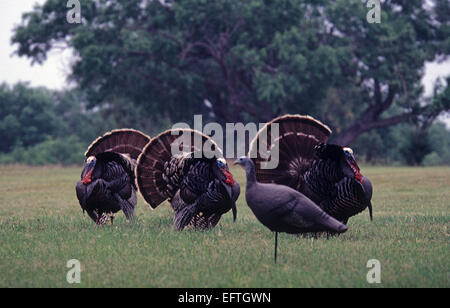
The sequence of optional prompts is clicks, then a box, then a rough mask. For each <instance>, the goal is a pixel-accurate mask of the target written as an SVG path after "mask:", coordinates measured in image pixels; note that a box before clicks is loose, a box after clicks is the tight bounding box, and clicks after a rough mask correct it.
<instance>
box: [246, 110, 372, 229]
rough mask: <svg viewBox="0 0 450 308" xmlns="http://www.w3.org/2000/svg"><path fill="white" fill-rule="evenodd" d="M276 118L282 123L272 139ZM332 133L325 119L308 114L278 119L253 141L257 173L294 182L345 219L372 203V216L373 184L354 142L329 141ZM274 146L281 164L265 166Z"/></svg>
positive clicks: (263, 179)
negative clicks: (363, 170) (364, 173)
mask: <svg viewBox="0 0 450 308" xmlns="http://www.w3.org/2000/svg"><path fill="white" fill-rule="evenodd" d="M274 123H277V124H278V129H279V137H278V138H276V139H274V140H271V130H272V125H273V124H274ZM330 134H331V130H330V129H329V128H328V127H327V126H326V125H324V124H323V123H321V122H319V121H317V120H315V119H314V118H312V117H309V116H299V115H285V116H282V117H278V118H276V119H273V120H272V121H270V122H269V123H267V124H266V125H265V126H264V127H263V128H262V129H261V130H260V131H259V132H258V134H257V135H256V137H255V138H254V139H253V140H252V142H251V145H250V152H249V156H250V155H253V156H251V157H252V158H253V161H254V163H255V165H256V177H257V179H258V181H260V182H263V183H277V184H282V185H287V186H289V187H292V188H294V189H295V190H297V191H299V192H301V193H303V194H305V195H306V196H307V197H308V198H310V199H311V200H312V201H313V202H315V203H316V204H317V205H319V206H320V207H321V208H322V209H323V210H324V211H325V212H327V213H328V214H330V215H331V216H333V217H334V218H336V219H338V220H339V221H341V222H343V223H344V224H347V222H348V219H349V218H350V217H352V216H354V215H356V214H358V213H360V212H362V211H363V210H364V209H365V208H367V207H368V208H369V214H370V219H371V220H372V205H371V202H370V200H371V198H372V184H371V183H370V181H369V179H367V178H366V177H364V176H362V174H361V172H360V169H359V166H358V164H357V163H356V160H355V157H354V155H353V151H352V150H351V149H350V148H344V147H341V146H339V145H333V144H325V142H326V141H327V140H328V137H329V136H330ZM265 136H267V138H265ZM266 139H267V140H266ZM260 147H261V148H260ZM261 149H262V151H263V152H262V153H263V154H265V155H263V156H264V157H267V158H266V159H264V158H263V156H262V155H261V154H260V152H261ZM264 151H267V153H265V152H264ZM271 151H279V164H278V166H277V167H276V168H275V169H263V168H262V167H261V166H262V164H263V163H264V161H266V160H270V159H271V158H270V155H271ZM255 155H256V158H254V157H255Z"/></svg>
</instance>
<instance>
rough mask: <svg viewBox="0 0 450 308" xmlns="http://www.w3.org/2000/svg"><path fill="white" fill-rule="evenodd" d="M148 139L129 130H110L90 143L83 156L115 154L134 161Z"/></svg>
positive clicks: (138, 132)
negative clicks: (127, 156) (128, 157)
mask: <svg viewBox="0 0 450 308" xmlns="http://www.w3.org/2000/svg"><path fill="white" fill-rule="evenodd" d="M150 139H151V138H150V137H149V136H147V135H145V134H144V133H142V132H140V131H138V130H135V129H131V128H124V129H116V130H112V131H110V132H108V133H106V134H104V135H103V136H101V137H98V138H97V139H96V140H95V141H94V142H92V143H91V145H90V146H89V147H88V149H87V151H86V153H85V156H86V157H89V156H96V155H98V154H100V153H103V152H116V153H120V154H124V155H129V156H130V158H131V159H133V160H134V161H136V160H137V159H138V157H139V155H140V154H141V151H142V149H143V148H144V147H145V146H146V145H147V143H149V142H150Z"/></svg>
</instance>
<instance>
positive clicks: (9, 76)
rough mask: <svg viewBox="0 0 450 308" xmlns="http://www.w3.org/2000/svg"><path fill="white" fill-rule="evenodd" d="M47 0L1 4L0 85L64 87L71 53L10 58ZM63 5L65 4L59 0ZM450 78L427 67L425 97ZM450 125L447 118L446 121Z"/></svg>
mask: <svg viewBox="0 0 450 308" xmlns="http://www.w3.org/2000/svg"><path fill="white" fill-rule="evenodd" d="M45 1H46V0H0V46H1V49H0V84H1V83H3V82H6V83H9V84H13V83H16V82H18V81H28V82H29V83H30V84H31V85H32V86H46V87H48V88H51V89H63V88H65V87H67V82H66V76H67V74H68V72H69V71H70V68H69V63H70V60H71V59H70V57H71V53H70V51H69V50H67V51H65V52H60V51H58V52H56V51H55V52H51V54H50V55H49V57H48V60H47V61H46V62H45V63H44V64H43V65H38V64H35V65H33V66H31V65H30V64H31V61H30V60H29V59H27V58H19V57H18V56H16V55H13V53H14V50H15V46H12V45H11V42H10V40H11V36H12V33H13V32H12V31H13V28H14V26H15V25H17V24H19V23H20V21H21V16H22V14H23V13H24V12H27V11H30V10H32V8H33V6H34V4H35V3H40V4H42V3H44V2H45ZM60 1H61V5H66V1H65V0H60ZM448 75H450V59H449V60H448V61H446V62H444V63H429V64H427V65H426V68H425V76H424V78H423V84H424V86H425V95H427V96H429V95H430V94H431V93H432V91H433V84H434V82H435V80H436V78H438V77H445V76H448ZM446 118H447V119H446V121H447V123H449V125H450V116H447V117H446Z"/></svg>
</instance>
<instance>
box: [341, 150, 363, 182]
mask: <svg viewBox="0 0 450 308" xmlns="http://www.w3.org/2000/svg"><path fill="white" fill-rule="evenodd" d="M342 150H343V151H344V159H345V162H346V163H347V165H348V167H349V168H350V169H351V171H352V173H353V175H354V177H355V179H357V180H358V181H359V182H360V183H362V179H363V176H362V174H361V171H360V169H359V166H358V164H357V163H356V160H355V156H354V155H353V150H352V149H351V148H343V149H342ZM343 169H344V170H345V168H343ZM344 172H345V171H344Z"/></svg>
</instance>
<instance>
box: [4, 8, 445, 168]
mask: <svg viewBox="0 0 450 308" xmlns="http://www.w3.org/2000/svg"><path fill="white" fill-rule="evenodd" d="M80 2H81V7H82V19H83V20H82V23H81V24H69V23H67V21H66V13H67V8H66V7H65V6H64V5H61V2H60V1H58V0H47V1H46V2H45V3H44V4H43V5H41V6H39V5H37V6H36V7H35V8H34V9H33V10H32V11H31V12H28V13H26V14H24V15H23V18H22V23H21V24H20V25H19V26H17V27H16V29H15V32H14V36H13V37H12V42H13V43H16V46H17V53H18V55H20V56H26V57H29V58H31V59H32V60H33V61H35V62H38V63H41V62H43V61H45V59H46V57H47V54H48V52H49V51H50V50H51V49H52V48H53V47H54V46H56V45H58V46H60V45H65V46H67V47H70V48H72V49H73V51H74V53H75V55H76V57H75V58H74V60H73V62H72V63H73V65H72V67H71V76H70V77H71V79H72V80H73V81H75V82H76V83H77V85H78V86H79V89H78V90H72V91H62V92H60V93H57V92H51V91H48V90H44V89H28V88H27V87H26V86H25V85H17V86H15V87H14V88H9V87H7V86H5V85H3V86H2V87H1V88H0V104H1V107H2V108H1V110H0V153H4V154H6V153H10V154H11V151H14V150H17V151H18V152H17V153H16V154H14V155H13V156H10V155H9V154H6V156H9V157H20V153H21V152H20V151H24V152H27V151H30V148H32V147H35V146H36V145H38V144H40V143H41V142H48V140H53V141H55V140H63V139H66V138H68V137H69V136H72V135H73V136H76V137H77V138H78V140H79V141H80V142H81V143H83V144H85V145H88V144H89V143H90V142H91V141H92V140H93V139H94V138H96V137H97V136H98V135H101V134H103V133H104V132H105V131H108V130H110V129H112V128H117V127H134V128H137V129H141V130H143V131H145V132H148V133H149V134H150V135H155V134H157V133H158V132H160V131H161V130H163V129H166V128H168V127H170V125H171V124H172V123H175V122H179V121H183V122H187V123H190V124H191V122H192V120H193V119H192V115H193V114H202V115H203V117H204V119H205V121H207V120H215V121H217V122H219V123H224V122H246V121H255V122H264V121H267V120H270V119H272V118H273V117H274V116H277V115H280V114H285V113H299V114H309V115H312V116H315V117H317V118H319V119H321V120H322V121H324V122H325V123H327V125H329V126H330V127H331V128H332V129H333V131H334V133H333V136H332V139H331V141H332V142H336V143H340V144H350V143H353V144H352V146H353V147H355V148H356V152H357V153H358V154H359V155H360V157H362V158H365V160H366V161H368V162H370V163H395V164H413V165H420V164H421V163H422V161H423V159H424V158H425V157H427V155H432V153H433V152H435V153H436V154H437V155H438V156H439V158H440V163H441V164H450V162H449V161H450V159H449V155H450V154H449V152H450V150H449V148H450V145H449V144H448V143H446V141H445V142H444V141H442V143H441V141H440V140H447V139H448V138H446V137H445V136H443V135H445V134H447V135H448V131H447V130H445V128H443V130H442V129H437V128H436V129H435V128H434V126H433V127H432V128H431V131H430V132H429V133H428V132H426V131H425V132H422V133H421V134H423V135H421V134H419V133H415V126H411V125H412V124H414V125H420V123H428V122H430V121H432V120H434V119H436V117H437V116H438V115H439V114H440V113H442V112H443V111H449V110H450V86H449V85H450V83H449V82H447V86H446V87H444V84H438V85H437V87H436V91H435V93H434V94H435V95H434V97H433V98H430V99H423V98H422V96H421V95H422V92H423V91H422V90H423V89H422V86H421V82H420V81H421V78H422V77H423V73H424V69H423V68H424V65H425V63H426V62H427V61H433V60H435V59H437V58H440V59H445V57H446V56H448V55H449V54H450V39H449V38H450V25H449V20H450V18H449V12H450V5H449V2H448V1H445V0H433V2H434V4H435V6H424V5H422V3H423V1H416V0H414V1H397V0H386V1H383V4H382V17H381V24H369V23H368V22H367V20H366V14H367V12H368V10H367V7H366V6H365V4H364V3H362V2H361V1H360V0H338V1H310V0H267V1H260V0H249V1H240V0H211V1H206V0H183V1H165V2H161V1H144V0H99V1H90V0H81V1H80ZM449 81H450V80H449ZM205 100H208V101H209V102H210V103H211V104H205ZM16 101H17V102H16ZM399 123H407V124H401V125H399V126H397V127H392V126H393V125H396V124H399ZM364 132H368V133H367V134H364ZM437 135H439V136H440V137H436V136H437ZM359 136H360V138H359V139H358V140H357V141H356V142H353V141H354V140H355V139H356V138H358V137H359ZM49 138H50V139H49ZM44 148H45V147H42V148H39V149H42V150H43V151H44ZM44 152H45V151H44ZM3 156H5V155H3ZM6 156H5V157H6ZM430 157H431V158H427V160H425V161H423V163H424V164H425V163H429V162H430V160H433V159H434V160H436V159H435V158H436V156H435V155H432V156H430ZM433 157H434V158H433ZM74 159H75V158H74ZM40 161H41V160H40ZM74 162H75V161H74ZM61 163H63V162H61Z"/></svg>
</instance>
